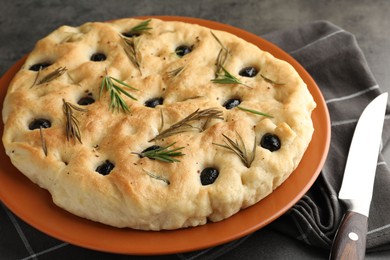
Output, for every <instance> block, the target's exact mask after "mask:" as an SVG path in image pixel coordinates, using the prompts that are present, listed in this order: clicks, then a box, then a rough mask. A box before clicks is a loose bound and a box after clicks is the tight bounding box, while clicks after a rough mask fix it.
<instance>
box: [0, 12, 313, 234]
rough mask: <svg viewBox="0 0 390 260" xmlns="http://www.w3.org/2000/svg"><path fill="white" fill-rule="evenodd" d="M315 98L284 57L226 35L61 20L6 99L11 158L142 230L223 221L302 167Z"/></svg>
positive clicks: (101, 214)
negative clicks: (73, 24) (67, 23)
mask: <svg viewBox="0 0 390 260" xmlns="http://www.w3.org/2000/svg"><path fill="white" fill-rule="evenodd" d="M315 105H316V104H315V102H314V100H313V98H312V96H311V94H310V93H309V91H308V89H307V86H306V84H305V83H304V82H303V80H302V79H301V78H300V76H299V75H298V73H297V72H296V71H295V70H294V68H293V67H292V66H291V65H290V64H288V63H287V62H285V61H282V60H279V59H276V58H275V57H273V56H272V55H271V54H270V53H268V52H265V51H263V50H261V49H259V48H258V47H257V46H255V45H253V44H251V43H248V42H246V41H244V40H243V39H241V38H239V37H237V36H235V35H232V34H230V33H227V32H223V31H218V30H211V29H209V28H205V27H202V26H199V25H195V24H187V23H182V22H166V21H161V20H158V19H149V20H139V19H121V20H116V21H113V22H106V23H99V22H93V23H86V24H84V25H81V26H80V27H70V26H62V27H60V28H58V29H57V30H55V31H54V32H52V33H51V34H49V35H48V36H47V37H45V38H43V39H42V40H40V41H38V42H37V44H36V46H35V48H34V49H33V50H32V51H31V53H30V54H29V55H28V57H27V59H26V61H25V63H24V65H23V67H22V68H21V69H20V71H19V72H18V73H17V74H16V75H15V77H14V79H13V80H12V82H11V84H10V86H9V88H8V92H7V95H6V98H5V101H4V106H3V111H2V117H3V122H4V134H3V138H2V140H3V144H4V147H5V150H6V153H7V155H8V156H9V157H10V159H11V161H12V163H13V164H14V165H15V167H17V168H18V169H19V170H20V171H21V172H22V173H23V174H24V175H26V176H27V177H28V178H29V179H30V180H31V181H33V182H34V183H36V184H38V185H39V186H40V187H42V188H44V189H47V190H48V191H49V192H50V194H51V196H52V198H53V201H54V203H55V204H56V205H58V206H59V207H61V208H64V209H65V210H67V211H69V212H71V213H73V214H75V215H78V216H81V217H84V218H87V219H90V220H94V221H97V222H101V223H105V224H108V225H112V226H115V227H131V228H134V229H143V230H162V229H178V228H183V227H189V226H197V225H202V224H205V223H207V221H220V220H223V219H225V218H228V217H230V216H232V215H233V214H235V213H237V212H238V211H239V210H241V209H243V208H246V207H249V206H251V205H253V204H255V203H256V202H258V201H259V200H261V199H263V198H264V197H266V196H267V195H269V194H270V193H272V191H273V190H274V189H275V188H277V187H278V186H279V185H281V184H282V183H283V182H284V181H285V180H286V179H287V178H288V176H289V175H290V174H291V173H292V172H293V171H294V169H295V168H296V167H297V166H298V164H299V162H300V160H301V159H302V156H303V154H304V152H305V150H306V148H307V146H308V144H309V143H310V140H311V137H312V134H313V131H314V129H313V123H312V119H311V112H312V110H313V109H314V108H315Z"/></svg>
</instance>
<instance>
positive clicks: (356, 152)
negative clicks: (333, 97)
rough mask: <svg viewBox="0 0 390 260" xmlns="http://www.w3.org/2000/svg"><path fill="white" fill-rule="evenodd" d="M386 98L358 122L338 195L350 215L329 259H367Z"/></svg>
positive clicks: (371, 105) (373, 103)
mask: <svg viewBox="0 0 390 260" xmlns="http://www.w3.org/2000/svg"><path fill="white" fill-rule="evenodd" d="M387 98H388V94H387V93H383V94H381V95H379V96H378V97H376V98H375V99H374V100H373V101H371V102H370V103H369V104H368V105H367V107H366V108H365V109H364V111H363V113H362V114H361V116H360V118H359V120H358V122H357V125H356V128H355V132H354V134H353V137H352V141H351V145H350V148H349V152H348V158H347V162H346V166H345V170H344V176H343V181H342V184H341V189H340V192H339V199H340V200H341V201H343V202H344V203H345V204H346V206H347V212H346V213H345V214H344V216H343V219H342V220H341V223H340V226H339V228H338V230H337V232H336V236H335V239H334V240H333V244H332V249H331V253H330V259H364V256H365V250H366V235H367V223H368V215H369V210H370V204H371V199H372V193H373V188H374V179H375V172H376V166H377V161H378V155H379V150H380V144H381V137H382V129H383V121H384V117H385V111H386V105H387Z"/></svg>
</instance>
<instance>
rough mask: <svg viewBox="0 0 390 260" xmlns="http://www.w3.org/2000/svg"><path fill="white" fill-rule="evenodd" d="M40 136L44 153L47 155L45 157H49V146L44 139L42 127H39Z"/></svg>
mask: <svg viewBox="0 0 390 260" xmlns="http://www.w3.org/2000/svg"><path fill="white" fill-rule="evenodd" d="M39 134H40V136H41V144H42V150H43V153H44V154H45V156H47V145H46V140H45V138H44V137H43V127H42V126H40V127H39Z"/></svg>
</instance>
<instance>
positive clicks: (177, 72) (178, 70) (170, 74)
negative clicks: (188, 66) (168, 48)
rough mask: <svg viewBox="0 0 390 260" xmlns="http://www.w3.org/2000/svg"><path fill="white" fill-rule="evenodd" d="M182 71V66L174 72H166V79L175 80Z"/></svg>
mask: <svg viewBox="0 0 390 260" xmlns="http://www.w3.org/2000/svg"><path fill="white" fill-rule="evenodd" d="M183 71H184V66H182V67H178V68H176V69H174V70H171V71H168V72H167V74H168V77H169V78H176V77H177V76H179V75H180V74H181V73H182V72H183Z"/></svg>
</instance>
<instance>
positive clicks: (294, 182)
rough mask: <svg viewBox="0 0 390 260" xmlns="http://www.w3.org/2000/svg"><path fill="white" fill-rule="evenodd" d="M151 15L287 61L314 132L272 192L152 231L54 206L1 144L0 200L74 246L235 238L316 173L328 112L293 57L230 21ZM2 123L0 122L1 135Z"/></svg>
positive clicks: (115, 248)
mask: <svg viewBox="0 0 390 260" xmlns="http://www.w3.org/2000/svg"><path fill="white" fill-rule="evenodd" d="M143 18H145V17H143ZM156 18H160V19H163V20H175V21H184V22H188V23H194V24H200V25H203V26H206V27H209V28H212V29H218V30H223V31H227V32H230V33H233V34H235V35H238V36H239V37H241V38H243V39H245V40H247V41H249V42H252V43H254V44H255V45H257V46H259V47H260V48H261V49H263V50H266V51H268V52H270V53H272V54H273V55H274V56H275V57H277V58H280V59H283V60H286V61H287V62H289V63H290V64H292V65H293V66H294V67H295V69H296V70H297V71H298V72H299V74H300V75H301V77H302V78H303V79H304V81H305V82H306V84H307V85H308V88H309V90H310V92H311V94H312V95H313V97H314V99H315V101H316V103H317V108H316V109H315V110H314V111H313V114H312V118H313V122H314V127H315V132H314V135H313V139H312V141H311V143H310V145H309V147H308V149H307V151H306V153H305V155H304V157H303V159H302V161H301V163H300V164H299V166H298V168H297V169H296V170H295V171H294V172H293V173H292V175H291V176H290V177H289V178H288V179H287V181H285V182H284V183H283V184H282V185H281V186H280V187H279V188H277V189H276V190H275V191H274V192H273V193H272V194H271V195H269V196H268V197H266V198H265V199H264V200H262V201H260V202H259V203H257V204H255V205H253V206H252V207H249V208H247V209H245V210H242V211H240V212H239V213H238V214H236V215H234V216H232V217H230V218H229V219H226V220H224V221H221V222H218V223H209V224H206V225H204V226H200V227H195V228H187V229H181V230H175V231H159V232H155V231H138V230H133V229H128V228H124V229H119V228H113V227H110V226H106V225H103V224H99V223H95V222H92V221H89V220H86V219H83V218H80V217H77V216H74V215H72V214H70V213H68V212H66V211H64V210H62V209H60V208H58V207H57V206H55V205H54V204H53V202H52V200H51V197H50V194H49V193H48V192H47V191H46V190H43V189H41V188H39V187H38V186H37V185H35V184H33V183H32V182H30V181H29V180H28V179H27V178H26V177H25V176H24V175H22V174H21V173H20V172H19V171H18V170H17V169H16V168H15V167H13V165H12V164H11V162H10V160H9V158H8V156H7V155H6V154H5V153H4V149H0V162H1V165H0V199H1V200H2V201H3V203H4V204H5V205H6V206H7V207H8V208H9V209H10V210H11V211H12V212H14V213H15V214H16V215H17V216H19V217H20V218H21V219H23V220H24V221H26V222H27V223H29V224H30V225H32V226H33V227H35V228H37V229H38V230H41V231H42V232H44V233H46V234H48V235H50V236H53V237H55V238H57V239H60V240H63V241H66V242H69V243H71V244H74V245H78V246H82V247H86V248H90V249H95V250H100V251H106V252H114V253H124V254H141V255H146V254H154V255H155V254H170V253H178V252H185V251H191V250H198V249H202V248H207V247H211V246H216V245H219V244H222V243H226V242H229V241H231V240H234V239H238V238H240V237H243V236H245V235H247V234H249V233H251V232H254V231H256V230H258V229H260V228H262V227H264V226H265V225H267V224H269V223H270V222H272V221H273V220H275V219H276V218H278V217H279V216H280V215H282V214H283V213H284V212H286V211H287V210H288V209H289V208H290V207H292V206H293V205H294V204H295V203H296V202H297V201H298V200H299V199H300V198H301V197H302V196H303V195H304V194H305V193H306V191H307V190H308V189H309V188H310V187H311V186H312V184H313V182H314V181H315V180H316V178H317V177H318V175H319V173H320V171H321V169H322V166H323V164H324V161H325V158H326V156H327V153H328V149H329V143H330V120H329V114H328V110H327V107H326V104H325V102H324V99H323V97H322V94H321V92H320V90H319V88H318V87H317V85H316V83H315V82H314V80H313V79H312V78H311V77H310V75H309V74H308V73H307V72H306V71H305V70H304V69H303V67H302V66H301V65H299V64H298V62H297V61H295V60H294V59H293V58H292V57H291V56H289V55H288V54H287V53H285V52H284V51H282V50H281V49H279V48H278V47H276V46H275V45H273V44H271V43H269V42H267V41H265V40H264V39H262V38H260V37H258V36H256V35H254V34H251V33H248V32H246V31H243V30H241V29H238V28H235V27H232V26H229V25H225V24H221V23H217V22H213V21H207V20H202V19H196V18H188V17H172V16H167V17H156ZM24 60H25V58H23V59H21V60H20V61H18V62H17V63H16V64H15V65H13V66H12V67H11V68H10V69H9V70H8V71H7V72H6V73H5V74H4V75H3V77H2V78H1V79H0V102H1V104H3V100H4V96H5V94H6V90H7V87H8V85H9V83H10V81H11V79H12V78H13V76H14V74H15V73H16V72H17V71H18V70H19V68H20V67H21V66H22V65H23V63H24ZM3 128H4V125H3V123H1V124H0V130H1V135H2V133H3Z"/></svg>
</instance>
